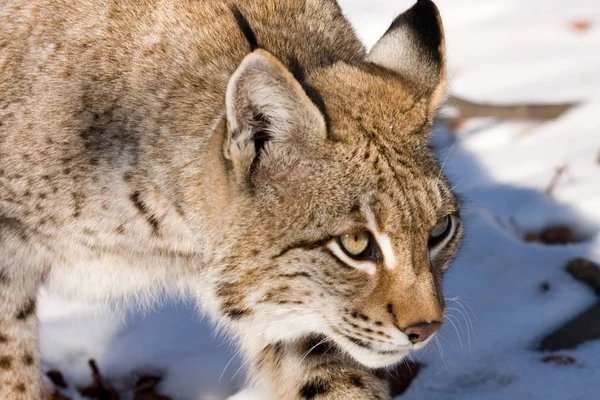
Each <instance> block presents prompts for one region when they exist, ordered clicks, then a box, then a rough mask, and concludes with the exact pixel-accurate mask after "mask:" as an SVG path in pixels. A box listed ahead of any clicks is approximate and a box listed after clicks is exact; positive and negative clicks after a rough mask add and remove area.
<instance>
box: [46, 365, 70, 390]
mask: <svg viewBox="0 0 600 400" xmlns="http://www.w3.org/2000/svg"><path fill="white" fill-rule="evenodd" d="M46 376H47V377H48V379H50V380H51V381H52V383H53V384H54V386H56V387H59V388H63V389H65V388H66V387H67V382H65V378H64V377H63V376H62V374H61V373H60V371H57V370H54V369H53V370H51V371H48V372H46Z"/></svg>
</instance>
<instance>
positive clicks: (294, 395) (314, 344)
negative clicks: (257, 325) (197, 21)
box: [242, 338, 391, 400]
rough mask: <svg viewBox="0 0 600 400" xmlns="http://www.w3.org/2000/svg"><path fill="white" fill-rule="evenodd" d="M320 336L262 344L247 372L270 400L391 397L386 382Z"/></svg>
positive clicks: (359, 399) (385, 399) (344, 399)
mask: <svg viewBox="0 0 600 400" xmlns="http://www.w3.org/2000/svg"><path fill="white" fill-rule="evenodd" d="M321 339H322V338H311V339H306V340H302V341H298V342H295V343H289V344H275V345H269V346H267V347H265V348H264V349H263V350H262V351H261V352H260V353H258V355H257V358H256V360H255V363H254V368H253V370H251V372H250V373H251V374H253V376H251V379H252V380H253V381H254V383H255V385H256V387H257V390H261V391H264V393H269V394H270V396H271V397H272V400H309V399H315V400H388V399H390V398H391V397H390V394H389V386H388V383H387V381H385V380H383V379H380V378H378V377H377V376H376V375H375V374H373V373H372V372H370V371H368V370H367V369H365V368H364V367H362V366H360V365H358V364H357V363H356V362H354V361H352V360H350V359H349V358H348V357H347V356H345V355H344V354H341V353H340V352H339V351H338V350H337V349H336V348H335V347H332V346H330V345H329V344H328V343H327V342H325V341H322V340H321ZM242 393H244V392H242ZM247 393H251V392H247ZM243 398H245V397H243ZM262 398H263V399H264V398H265V397H262Z"/></svg>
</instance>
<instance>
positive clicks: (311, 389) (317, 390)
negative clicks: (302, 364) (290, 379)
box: [300, 380, 329, 400]
mask: <svg viewBox="0 0 600 400" xmlns="http://www.w3.org/2000/svg"><path fill="white" fill-rule="evenodd" d="M328 391H329V384H328V383H326V382H323V381H320V380H315V381H312V382H308V383H306V384H305V385H304V386H302V388H300V397H301V398H303V399H306V400H311V399H314V398H315V397H317V396H318V395H321V394H326V393H327V392H328Z"/></svg>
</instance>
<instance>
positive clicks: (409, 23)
mask: <svg viewBox="0 0 600 400" xmlns="http://www.w3.org/2000/svg"><path fill="white" fill-rule="evenodd" d="M396 29H407V30H411V31H412V33H413V35H414V40H416V41H417V42H418V46H419V47H420V49H421V50H422V51H423V52H425V54H427V56H428V58H429V59H430V60H431V61H433V62H435V63H437V64H441V63H442V62H443V59H442V52H443V49H442V46H443V38H444V32H443V30H442V24H441V21H440V20H439V12H438V9H437V7H436V6H435V4H434V3H433V2H432V1H431V0H418V2H417V4H415V5H414V6H413V7H412V8H411V9H409V10H408V11H406V12H405V13H403V14H400V15H399V16H398V17H397V18H396V19H395V20H394V21H393V22H392V25H391V26H390V27H389V29H388V30H387V32H386V34H387V33H390V32H392V31H394V30H396Z"/></svg>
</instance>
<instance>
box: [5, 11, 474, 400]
mask: <svg viewBox="0 0 600 400" xmlns="http://www.w3.org/2000/svg"><path fill="white" fill-rule="evenodd" d="M445 84H446V69H445V53H444V38H443V28H442V24H441V20H440V16H439V13H438V11H437V8H436V7H435V5H434V4H433V3H432V2H431V1H429V0H419V1H418V2H417V3H416V4H415V5H414V6H413V7H412V8H411V9H409V10H408V11H406V12H405V13H403V14H401V15H400V16H398V17H397V18H396V20H394V22H393V24H392V25H391V27H390V28H389V30H388V31H387V32H386V33H385V35H384V36H382V38H381V39H380V40H379V41H378V42H377V44H376V45H375V46H374V48H373V49H372V50H371V51H370V52H368V53H367V52H366V50H365V48H364V47H363V45H362V44H361V42H360V41H359V40H358V39H357V37H356V35H355V33H354V31H353V29H352V27H351V26H350V24H349V22H348V21H347V20H346V19H345V18H344V16H343V14H342V11H341V9H340V7H339V6H338V5H337V3H336V2H335V0H286V1H281V0H245V1H241V0H203V1H194V0H169V1H164V0H163V1H159V0H77V1H73V0H3V1H2V2H1V4H0V398H2V399H6V400H12V399H15V400H17V399H27V400H29V399H35V400H39V399H40V398H42V396H43V394H42V392H43V390H42V384H41V383H40V382H41V379H40V373H39V368H40V361H39V355H38V351H37V319H36V313H35V309H36V293H37V291H38V288H39V287H40V285H44V286H45V287H47V288H48V289H49V290H50V291H53V292H55V293H59V294H61V295H63V296H66V297H69V298H80V299H81V298H84V299H91V300H106V301H108V300H128V301H136V300H137V301H140V299H142V300H143V299H144V298H145V297H144V296H149V294H151V293H154V292H155V291H157V290H169V291H172V292H176V293H178V294H181V295H186V296H193V297H194V298H195V299H197V301H198V303H199V305H200V307H201V309H202V310H203V311H204V312H205V313H206V314H208V315H210V316H211V318H212V319H213V321H214V323H215V324H216V325H217V326H219V327H220V328H222V329H225V330H226V331H227V332H229V334H230V335H231V336H232V337H233V338H234V339H235V341H236V343H238V345H239V348H240V350H241V352H242V354H243V356H244V360H245V363H246V365H247V370H248V376H249V379H248V386H247V389H246V390H245V391H243V392H242V393H240V394H238V395H237V397H235V398H237V399H247V398H256V399H313V398H318V399H330V400H333V399H344V400H347V399H351V400H352V399H389V398H390V393H389V389H388V386H387V383H386V381H385V380H384V379H382V378H381V377H380V374H378V373H377V372H376V370H377V369H378V368H381V367H386V366H389V365H392V364H394V363H397V362H398V361H400V360H401V359H402V358H403V357H404V356H406V355H407V354H408V353H409V352H411V351H413V350H415V349H420V348H423V347H424V346H425V345H427V343H428V342H429V341H430V340H431V338H432V337H433V336H434V334H435V332H436V331H437V330H439V329H440V327H441V325H442V321H443V313H444V297H443V294H442V277H443V274H444V271H445V270H446V268H447V267H448V265H449V263H450V261H451V259H452V258H453V256H454V255H455V253H456V252H457V249H458V246H459V242H460V237H461V232H462V228H461V226H462V224H461V219H460V216H459V202H458V200H457V198H456V196H455V195H454V194H453V193H452V191H451V189H450V187H449V184H448V182H447V180H446V178H444V176H443V175H442V172H441V169H440V167H439V165H438V164H437V162H436V160H435V158H434V156H433V154H432V152H431V150H430V149H429V148H428V145H427V142H428V137H429V134H430V130H431V125H432V121H433V118H434V116H435V114H436V110H437V109H438V107H439V106H440V104H441V102H442V101H443V99H444V93H445Z"/></svg>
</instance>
